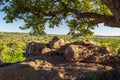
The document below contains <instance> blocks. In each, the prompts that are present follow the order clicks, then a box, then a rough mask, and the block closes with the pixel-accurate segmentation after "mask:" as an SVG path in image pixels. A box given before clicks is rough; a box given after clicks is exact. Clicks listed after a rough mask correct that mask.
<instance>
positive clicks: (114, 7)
mask: <svg viewBox="0 0 120 80" xmlns="http://www.w3.org/2000/svg"><path fill="white" fill-rule="evenodd" d="M101 1H102V2H103V3H104V4H105V5H107V7H108V8H109V9H110V10H111V12H112V13H113V15H114V17H115V19H116V22H117V24H118V27H120V0H101Z"/></svg>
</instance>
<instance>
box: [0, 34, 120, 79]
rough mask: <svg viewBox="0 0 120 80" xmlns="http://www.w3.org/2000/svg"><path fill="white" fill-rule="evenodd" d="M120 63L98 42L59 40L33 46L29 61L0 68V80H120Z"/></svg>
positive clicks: (28, 55) (117, 57) (29, 51)
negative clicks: (88, 79) (91, 77)
mask: <svg viewBox="0 0 120 80" xmlns="http://www.w3.org/2000/svg"><path fill="white" fill-rule="evenodd" d="M119 62H120V57H119V55H111V53H110V50H109V49H108V48H106V47H101V46H100V45H99V44H98V43H96V42H94V41H90V40H87V41H79V42H72V43H70V42H69V41H67V40H65V39H63V38H59V37H57V36H56V37H54V38H53V39H52V41H50V42H49V43H48V44H42V43H36V42H31V43H29V44H28V46H27V49H26V60H25V61H23V62H19V63H14V64H11V63H10V64H5V65H4V64H0V65H1V66H0V80H86V77H87V76H93V75H94V76H96V77H97V78H99V79H100V80H120V77H119V76H118V75H120V71H119V70H118V71H117V69H119V67H120V66H119ZM116 63H117V64H116ZM111 64H112V65H111ZM2 65H3V66H2ZM116 71H117V75H114V74H115V72H116ZM111 75H114V76H115V77H114V76H111ZM108 76H111V78H110V77H108Z"/></svg>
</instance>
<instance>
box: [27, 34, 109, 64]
mask: <svg viewBox="0 0 120 80" xmlns="http://www.w3.org/2000/svg"><path fill="white" fill-rule="evenodd" d="M45 53H52V54H62V55H64V57H65V58H66V59H67V60H68V61H87V60H89V62H98V61H100V60H99V59H101V58H100V57H101V56H102V57H104V55H108V54H110V51H109V50H108V49H107V48H105V47H101V46H100V45H99V44H98V43H96V42H94V41H90V40H87V41H79V42H73V43H70V42H69V41H67V40H65V39H63V38H59V37H57V36H55V37H54V38H53V39H52V41H50V43H48V44H42V43H35V42H32V43H29V45H28V47H27V50H26V54H27V55H28V56H30V55H32V56H33V55H36V56H38V55H39V56H40V55H41V54H45Z"/></svg>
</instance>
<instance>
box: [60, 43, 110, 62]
mask: <svg viewBox="0 0 120 80" xmlns="http://www.w3.org/2000/svg"><path fill="white" fill-rule="evenodd" d="M90 42H91V43H90ZM61 52H63V54H64V56H65V57H66V59H67V60H68V61H82V60H85V59H86V58H88V57H92V56H93V57H94V56H95V55H97V56H99V55H102V56H103V55H106V54H110V51H109V50H108V49H107V48H105V47H101V46H99V45H97V44H96V43H95V42H93V41H89V42H87V41H85V42H84V41H80V42H73V43H70V44H69V45H67V46H64V48H63V51H61ZM93 57H92V58H93Z"/></svg>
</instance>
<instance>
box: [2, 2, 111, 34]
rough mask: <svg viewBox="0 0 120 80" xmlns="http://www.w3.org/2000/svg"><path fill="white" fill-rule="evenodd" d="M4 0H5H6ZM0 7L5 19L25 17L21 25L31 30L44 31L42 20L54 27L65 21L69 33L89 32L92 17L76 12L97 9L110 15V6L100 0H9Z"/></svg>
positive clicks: (94, 11)
mask: <svg viewBox="0 0 120 80" xmlns="http://www.w3.org/2000/svg"><path fill="white" fill-rule="evenodd" d="M6 4H7V3H6ZM2 11H4V12H5V13H6V14H7V15H6V16H5V17H4V20H6V22H7V23H9V22H13V21H14V20H15V21H16V20H18V19H21V20H24V22H25V25H24V26H22V27H20V29H23V30H25V29H31V32H30V33H31V34H36V35H37V34H39V35H41V34H45V32H44V30H45V24H46V23H49V27H50V28H53V27H55V26H59V24H62V22H63V20H64V21H66V23H67V24H68V26H69V28H70V32H69V35H73V36H79V35H80V36H81V35H82V36H85V35H92V34H93V32H92V30H93V29H94V27H95V26H96V25H97V24H93V22H94V21H95V20H96V19H94V18H90V17H89V16H88V18H86V17H83V16H81V17H83V18H80V17H79V13H86V12H88V13H89V12H90V13H97V14H104V15H112V13H111V11H110V10H109V8H108V7H107V6H106V5H104V4H103V3H101V0H94V1H93V0H62V1H61V0H10V1H9V2H8V4H7V5H4V7H3V9H2Z"/></svg>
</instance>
